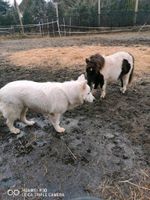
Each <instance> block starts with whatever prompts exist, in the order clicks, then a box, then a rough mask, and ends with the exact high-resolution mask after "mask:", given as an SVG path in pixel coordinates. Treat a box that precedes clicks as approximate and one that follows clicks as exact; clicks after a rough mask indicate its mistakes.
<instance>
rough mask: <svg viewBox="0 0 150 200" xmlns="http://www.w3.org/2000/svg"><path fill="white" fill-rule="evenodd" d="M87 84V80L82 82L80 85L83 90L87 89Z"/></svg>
mask: <svg viewBox="0 0 150 200" xmlns="http://www.w3.org/2000/svg"><path fill="white" fill-rule="evenodd" d="M86 86H87V80H85V81H82V82H81V85H80V87H81V90H85V89H86Z"/></svg>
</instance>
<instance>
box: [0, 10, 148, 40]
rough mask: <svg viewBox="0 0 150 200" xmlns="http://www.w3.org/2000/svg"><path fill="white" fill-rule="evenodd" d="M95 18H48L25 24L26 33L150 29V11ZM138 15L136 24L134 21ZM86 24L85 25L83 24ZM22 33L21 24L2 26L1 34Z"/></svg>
mask: <svg viewBox="0 0 150 200" xmlns="http://www.w3.org/2000/svg"><path fill="white" fill-rule="evenodd" d="M99 17H100V20H99V23H100V24H99V26H98V25H97V21H98V18H95V19H94V20H95V21H93V20H91V19H89V18H88V17H86V18H85V17H84V18H82V17H78V16H68V17H64V18H61V19H57V20H56V19H55V20H53V19H52V20H51V21H50V22H49V21H48V20H47V21H46V22H44V23H38V24H26V25H23V29H24V35H28V36H32V35H39V36H45V35H47V36H52V37H55V36H69V35H74V34H94V33H104V32H117V31H133V30H140V31H141V30H150V12H149V13H147V12H145V11H144V12H138V13H137V15H135V13H134V12H131V11H122V12H117V11H113V12H109V13H102V14H101V15H100V16H99ZM135 17H136V24H135V23H134V20H135ZM82 24H84V25H82ZM21 33H22V27H21V26H20V25H13V26H7V27H0V35H16V34H21Z"/></svg>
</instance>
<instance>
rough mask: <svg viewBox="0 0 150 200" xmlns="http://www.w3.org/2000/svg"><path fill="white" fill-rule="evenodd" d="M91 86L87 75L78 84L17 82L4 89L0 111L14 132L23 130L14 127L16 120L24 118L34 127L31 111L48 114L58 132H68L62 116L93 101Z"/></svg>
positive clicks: (25, 121)
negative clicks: (30, 118)
mask: <svg viewBox="0 0 150 200" xmlns="http://www.w3.org/2000/svg"><path fill="white" fill-rule="evenodd" d="M93 100H94V97H93V95H92V94H91V91H90V87H89V86H88V85H87V81H86V80H85V77H84V75H81V76H79V77H78V79H77V80H76V81H66V82H64V83H57V82H45V83H38V82H34V81H27V80H24V81H23V80H21V81H14V82H11V83H8V84H7V85H5V86H4V87H3V88H1V89H0V111H1V112H2V114H3V116H4V118H6V120H7V121H6V124H7V126H8V127H9V129H10V131H11V132H12V133H15V134H17V133H19V132H20V130H19V129H17V128H15V127H14V121H15V120H17V119H20V120H21V121H22V122H24V123H26V124H27V125H29V126H31V125H33V124H34V121H29V120H27V119H26V112H27V110H28V109H31V110H34V111H37V112H40V113H43V114H47V115H48V116H49V119H50V122H51V123H52V125H53V126H54V128H55V130H56V131H57V132H64V131H65V129H64V128H62V127H60V125H59V124H60V117H61V115H62V114H63V113H64V112H66V111H67V110H68V109H72V108H74V107H76V106H78V105H81V104H83V102H84V101H88V102H93Z"/></svg>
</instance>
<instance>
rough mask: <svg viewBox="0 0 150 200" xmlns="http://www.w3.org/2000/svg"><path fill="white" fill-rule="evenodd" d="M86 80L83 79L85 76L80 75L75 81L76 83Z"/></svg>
mask: <svg viewBox="0 0 150 200" xmlns="http://www.w3.org/2000/svg"><path fill="white" fill-rule="evenodd" d="M85 80H86V79H85V76H84V74H81V75H80V76H79V77H78V79H77V81H85Z"/></svg>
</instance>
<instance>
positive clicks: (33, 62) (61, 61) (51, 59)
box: [8, 46, 150, 73]
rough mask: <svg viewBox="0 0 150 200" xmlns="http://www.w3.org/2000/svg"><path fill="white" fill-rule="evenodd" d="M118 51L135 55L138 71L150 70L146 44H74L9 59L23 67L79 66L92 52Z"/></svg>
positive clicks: (23, 52) (14, 54)
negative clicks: (124, 45) (126, 45)
mask: <svg viewBox="0 0 150 200" xmlns="http://www.w3.org/2000/svg"><path fill="white" fill-rule="evenodd" d="M116 51H128V52H130V53H131V54H132V55H134V57H135V68H136V72H137V73H139V72H141V71H142V72H146V73H147V72H150V56H149V55H150V48H149V47H145V46H138V47H135V46H134V47H123V46H113V47H112V46H111V47H108V46H107V47H106V46H81V47H79V46H73V47H53V48H41V49H32V50H27V51H20V52H15V53H12V54H11V55H10V56H9V57H8V59H9V61H10V62H11V63H13V64H14V65H16V66H22V67H34V66H36V67H39V66H42V67H44V66H46V67H47V66H53V67H55V68H56V67H72V68H74V67H78V66H84V65H85V58H86V57H89V56H90V55H92V54H95V53H100V54H103V55H108V54H111V53H114V52H116Z"/></svg>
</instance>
